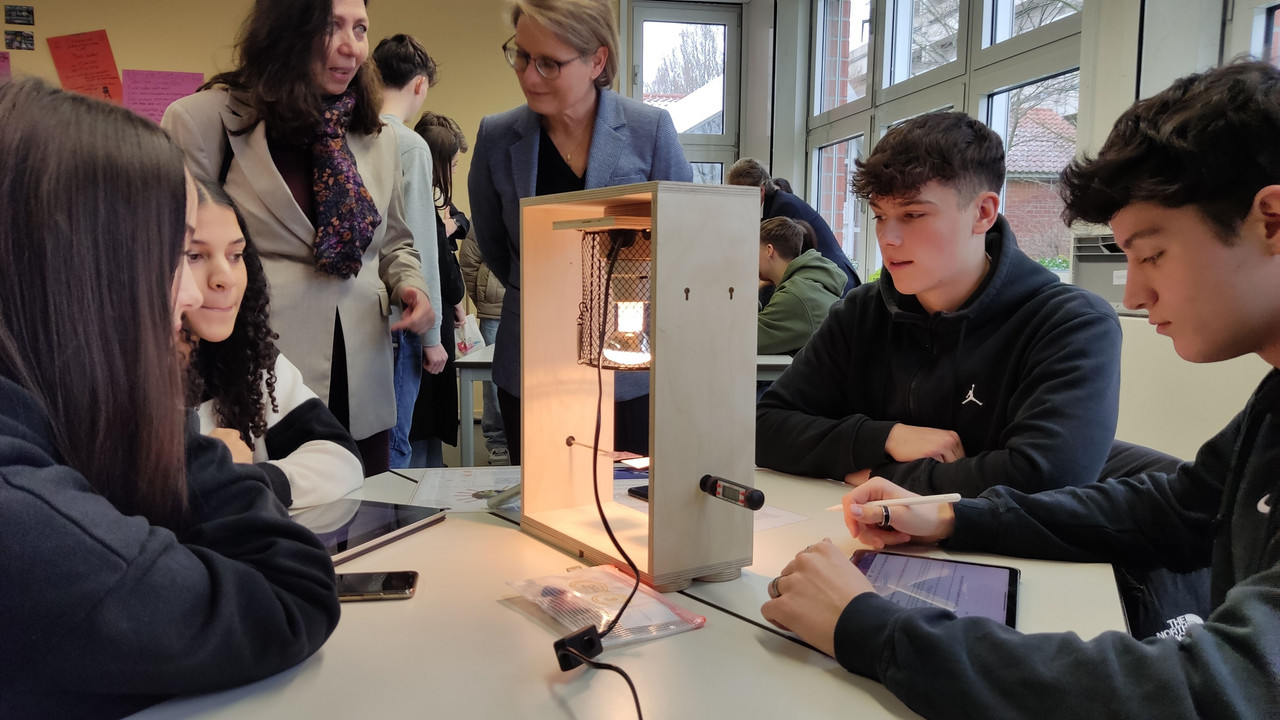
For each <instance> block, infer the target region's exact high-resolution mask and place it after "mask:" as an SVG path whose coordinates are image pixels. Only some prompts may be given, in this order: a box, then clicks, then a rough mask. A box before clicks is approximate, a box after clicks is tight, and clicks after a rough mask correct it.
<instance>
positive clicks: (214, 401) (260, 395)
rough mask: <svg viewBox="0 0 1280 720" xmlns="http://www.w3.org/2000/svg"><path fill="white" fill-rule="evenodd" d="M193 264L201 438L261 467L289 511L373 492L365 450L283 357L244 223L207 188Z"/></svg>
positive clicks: (193, 372)
mask: <svg viewBox="0 0 1280 720" xmlns="http://www.w3.org/2000/svg"><path fill="white" fill-rule="evenodd" d="M199 189H200V205H199V208H198V209H197V210H196V226H195V233H194V235H193V236H192V238H191V247H190V249H189V250H188V251H187V262H188V264H189V265H190V267H191V273H192V275H193V276H194V277H195V280H196V284H197V285H198V286H199V287H200V290H201V292H202V293H203V294H204V302H203V303H202V304H201V305H200V307H197V308H194V309H192V310H190V311H188V312H187V314H186V325H185V327H186V330H187V334H188V337H189V340H190V343H191V346H190V347H191V350H190V356H189V363H188V393H187V400H188V403H189V404H191V405H198V406H199V416H200V430H201V432H204V433H206V434H209V435H213V436H214V437H217V438H219V439H221V440H222V441H223V442H224V443H226V445H227V446H228V447H229V448H231V454H232V456H233V457H235V459H236V461H237V462H246V463H247V462H253V463H258V465H259V467H261V468H262V470H263V472H264V473H266V475H267V478H268V480H270V481H271V489H272V490H273V491H274V492H275V494H276V497H277V498H279V499H280V502H281V503H282V504H284V505H285V507H292V508H301V507H307V506H310V505H318V504H321V503H326V502H330V501H332V500H336V499H337V498H339V497H341V496H343V495H345V494H347V493H348V492H350V491H352V490H354V489H355V488H358V487H360V485H361V484H362V483H363V482H364V477H363V474H362V473H361V469H360V456H359V451H358V450H357V449H356V445H355V441H354V440H352V439H351V435H350V433H348V432H347V431H346V430H345V429H344V428H343V427H342V425H341V424H340V423H339V422H338V420H337V419H336V418H335V417H334V416H333V413H331V412H329V409H328V408H326V407H325V406H324V403H322V402H320V400H319V398H317V397H316V394H315V393H313V392H311V390H310V389H309V388H307V386H306V385H305V384H304V383H303V381H302V374H301V373H299V372H298V369H297V368H296V367H294V365H293V363H291V362H289V360H288V359H286V358H285V356H284V355H282V354H281V353H280V351H279V350H277V349H276V345H275V338H276V335H275V333H274V332H272V331H271V325H270V323H269V315H270V313H269V300H268V293H267V276H266V274H265V273H264V272H263V270H262V261H261V259H260V258H259V257H258V251H257V248H255V247H254V244H253V240H252V239H251V238H250V236H249V232H248V230H247V228H246V227H245V223H244V218H243V217H242V216H241V215H240V211H239V210H238V209H237V208H236V206H235V203H234V202H233V201H232V200H231V197H230V196H229V195H227V193H226V191H224V190H223V189H222V188H221V187H219V186H218V185H216V184H214V183H211V182H207V181H205V182H201V183H200V187H199Z"/></svg>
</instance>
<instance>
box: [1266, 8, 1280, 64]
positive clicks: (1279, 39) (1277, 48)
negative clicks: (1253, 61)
mask: <svg viewBox="0 0 1280 720" xmlns="http://www.w3.org/2000/svg"><path fill="white" fill-rule="evenodd" d="M1277 10H1280V5H1273V6H1271V7H1269V8H1267V19H1266V26H1265V28H1264V29H1263V36H1262V59H1263V60H1265V61H1267V62H1269V63H1271V65H1272V66H1273V67H1280V27H1278V26H1277V23H1276V11H1277Z"/></svg>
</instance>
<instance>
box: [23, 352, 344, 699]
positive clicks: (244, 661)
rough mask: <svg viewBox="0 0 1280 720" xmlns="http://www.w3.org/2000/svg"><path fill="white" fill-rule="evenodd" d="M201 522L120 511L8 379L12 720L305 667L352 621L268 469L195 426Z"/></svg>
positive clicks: (192, 452) (192, 441)
mask: <svg viewBox="0 0 1280 720" xmlns="http://www.w3.org/2000/svg"><path fill="white" fill-rule="evenodd" d="M186 460H187V463H186V467H187V487H188V490H189V498H190V511H189V514H188V517H187V527H186V528H185V529H184V530H183V531H182V532H181V533H177V534H175V533H174V532H171V531H170V530H167V529H165V528H162V527H158V526H155V525H152V524H150V523H149V522H147V520H146V518H142V517H138V516H128V515H125V514H123V513H121V512H120V511H119V510H117V509H116V508H115V506H113V505H112V504H111V503H109V502H108V501H107V500H106V499H105V498H104V497H103V496H101V495H99V494H98V493H96V492H95V491H94V490H93V488H92V487H91V486H90V485H89V483H88V481H87V480H85V478H84V477H83V476H82V475H80V473H78V472H76V471H75V470H73V469H72V468H70V467H68V466H67V465H66V464H64V463H63V462H62V461H61V459H60V457H59V453H58V452H57V450H56V449H55V448H54V443H53V440H52V439H51V432H50V426H49V419H48V416H47V415H45V413H44V412H42V411H41V410H40V408H39V406H38V405H37V403H36V401H35V399H34V398H33V397H32V396H31V395H30V394H29V393H27V392H26V391H25V390H23V389H22V388H20V387H19V386H18V385H16V384H15V383H13V382H11V381H9V380H8V379H6V378H5V377H3V376H0V549H3V552H0V588H3V592H0V718H24V719H27V720H37V719H39V718H78V719H81V720H93V719H96V718H119V717H122V716H125V715H128V714H130V713H133V712H137V711H138V710H141V709H142V708H144V707H146V706H148V705H152V704H154V703H157V702H159V701H161V700H163V699H165V698H166V697H169V696H173V695H179V694H185V693H200V692H210V691H213V690H221V689H223V688H228V687H232V686H235V685H242V684H245V683H248V682H252V681H254V680H258V679H261V678H264V677H266V676H268V675H271V674H273V673H276V672H279V671H281V670H284V669H285V668H288V667H290V666H293V665H296V664H298V663H300V662H302V661H303V660H304V659H305V658H306V657H307V656H309V655H311V654H312V653H314V652H315V651H316V650H317V649H318V648H319V647H320V644H321V643H323V642H324V641H325V638H327V637H329V634H330V633H331V632H333V629H334V627H335V626H336V625H337V623H338V612H339V609H338V598H337V593H336V592H335V590H334V578H333V563H332V562H330V560H329V555H328V553H327V552H325V549H324V546H323V545H321V544H320V541H319V540H317V539H316V537H315V535H313V534H312V533H311V532H310V531H309V530H307V529H306V528H303V527H302V526H301V525H298V524H297V523H295V522H293V521H292V520H290V519H289V515H288V513H286V512H285V509H284V508H283V507H281V505H280V503H279V502H277V501H276V499H275V497H274V496H273V495H272V493H271V488H270V487H269V486H268V484H267V479H266V476H265V475H263V474H262V471H261V470H260V469H258V468H257V467H256V466H253V465H233V464H232V462H231V454H230V453H229V452H228V451H227V449H226V446H225V445H223V444H222V442H221V441H219V440H216V439H213V438H208V437H204V436H202V435H200V434H199V431H198V429H197V426H196V422H195V415H194V413H192V414H190V418H189V421H188V423H187V433H186Z"/></svg>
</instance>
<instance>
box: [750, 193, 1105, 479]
mask: <svg viewBox="0 0 1280 720" xmlns="http://www.w3.org/2000/svg"><path fill="white" fill-rule="evenodd" d="M986 244H987V253H988V254H989V255H990V256H991V269H990V271H989V272H988V273H987V277H986V279H985V280H984V281H983V284H982V286H980V287H979V288H978V290H977V292H975V293H974V295H973V297H971V298H970V299H969V301H968V302H967V303H966V304H965V305H964V306H963V307H962V308H960V309H959V310H958V311H956V312H954V313H934V314H932V315H930V314H928V313H926V312H925V311H924V310H923V309H922V308H921V307H920V304H919V302H918V301H917V300H916V298H915V297H914V296H911V295H901V294H899V293H898V292H897V291H896V290H895V289H894V286H893V278H892V277H890V275H889V273H887V272H886V273H883V274H882V275H881V277H880V280H879V281H877V282H874V283H868V284H866V285H863V286H861V287H859V288H857V289H855V290H854V291H853V292H851V293H849V294H848V295H847V296H845V299H844V300H843V301H842V302H841V303H838V304H837V305H835V306H834V307H833V308H832V310H831V314H830V315H829V316H828V317H827V319H826V321H825V322H824V323H823V324H822V327H821V328H819V329H818V332H817V333H815V334H814V336H813V337H812V338H811V339H810V340H809V342H808V344H807V345H805V347H804V348H803V349H802V350H801V351H800V352H799V354H797V355H796V358H795V361H794V362H793V363H792V364H791V367H790V368H788V369H787V370H786V372H784V373H783V374H782V377H780V378H779V379H778V380H777V381H776V382H774V384H773V386H772V387H771V388H770V389H769V390H768V391H767V392H766V393H765V394H764V395H763V397H761V399H760V403H759V405H758V406H757V410H756V463H757V464H758V465H760V466H761V467H767V468H773V469H776V470H781V471H783V472H789V473H795V474H798V475H812V476H818V477H830V478H834V479H843V477H844V476H845V475H846V474H848V473H851V472H854V471H857V470H861V469H864V468H871V469H872V471H873V474H875V475H881V476H884V477H887V478H889V479H890V480H893V481H894V482H896V483H897V484H899V485H902V486H903V487H906V488H909V489H911V490H914V491H916V492H920V493H941V492H959V493H961V494H963V495H965V496H966V497H973V496H976V495H977V494H979V493H981V492H982V491H983V490H986V489H987V488H989V487H992V486H994V485H1009V486H1012V487H1015V488H1018V489H1021V490H1026V491H1028V492H1035V491H1038V490H1045V489H1048V488H1054V487H1062V486H1064V485H1080V484H1083V483H1085V482H1090V481H1092V480H1096V479H1097V477H1098V472H1099V470H1101V468H1102V464H1103V462H1104V461H1105V460H1106V457H1107V452H1108V451H1109V449H1110V447H1111V440H1112V437H1113V436H1114V434H1115V427H1116V413H1117V405H1118V401H1119V386H1120V324H1119V321H1118V320H1117V319H1116V315H1115V312H1114V311H1113V310H1112V309H1111V306H1110V305H1108V304H1107V303H1106V302H1104V301H1103V300H1102V299H1101V298H1099V297H1097V296H1096V295H1093V294H1092V293H1090V292H1088V291H1086V290H1083V289H1081V288H1079V287H1076V286H1074V285H1069V284H1066V283H1062V282H1059V281H1058V278H1057V276H1055V275H1054V274H1053V273H1052V272H1050V271H1048V270H1046V269H1045V268H1043V267H1041V266H1040V265H1039V264H1037V263H1035V262H1034V261H1032V260H1031V259H1029V258H1028V257H1027V256H1026V255H1024V254H1023V253H1022V251H1020V250H1018V248H1017V245H1016V241H1015V240H1014V237H1013V232H1012V231H1011V230H1010V229H1009V226H1008V223H1006V222H1005V220H1004V218H1003V217H1001V218H1000V219H999V220H998V221H997V223H996V224H995V226H994V227H993V228H992V229H991V231H990V232H988V233H987V238H986ZM897 423H906V424H908V425H918V426H925V427H933V428H941V429H949V430H954V431H955V432H957V433H958V434H959V435H960V439H961V442H962V444H963V445H964V450H965V457H963V458H961V459H960V460H958V461H956V462H952V463H940V462H937V461H934V460H930V459H923V460H916V461H913V462H908V463H896V462H894V461H893V459H892V458H891V457H889V456H888V455H886V454H885V450H884V447H885V440H886V439H887V438H888V435H889V430H890V429H891V428H892V427H893V426H894V425H895V424H897Z"/></svg>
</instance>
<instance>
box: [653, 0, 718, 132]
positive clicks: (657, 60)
mask: <svg viewBox="0 0 1280 720" xmlns="http://www.w3.org/2000/svg"><path fill="white" fill-rule="evenodd" d="M726 30H727V28H726V27H725V26H724V25H715V24H707V23H676V22H655V21H652V20H646V21H645V22H644V27H643V30H642V33H643V34H642V37H643V38H644V50H643V57H644V67H642V68H641V69H640V77H641V78H642V82H643V83H644V85H643V87H644V94H643V100H644V102H645V104H647V105H654V106H656V107H660V108H664V109H665V110H666V111H667V112H669V113H671V119H672V120H673V121H674V122H675V124H676V132H681V133H693V134H701V135H708V134H709V135H722V134H724V105H725V93H724V73H725V62H726V58H725V32H726Z"/></svg>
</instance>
